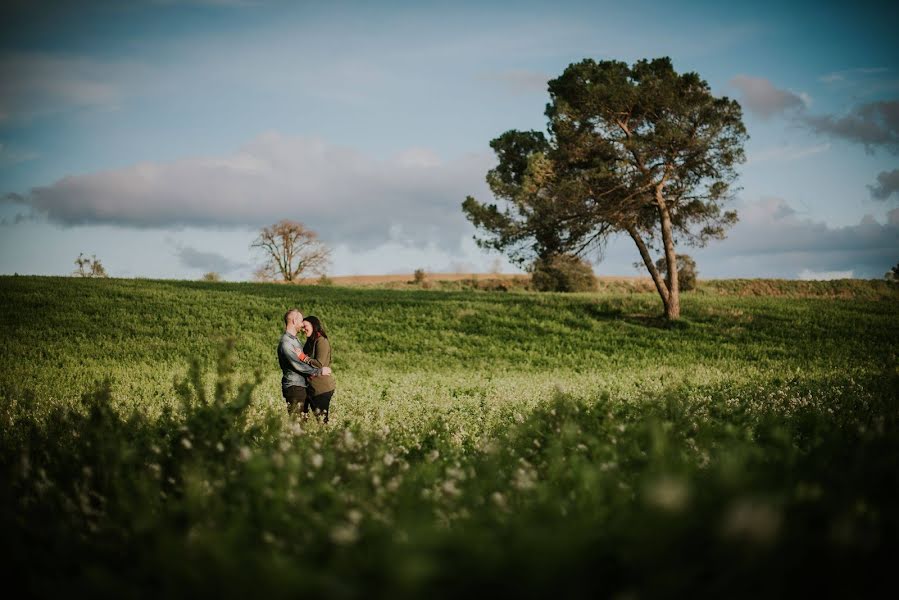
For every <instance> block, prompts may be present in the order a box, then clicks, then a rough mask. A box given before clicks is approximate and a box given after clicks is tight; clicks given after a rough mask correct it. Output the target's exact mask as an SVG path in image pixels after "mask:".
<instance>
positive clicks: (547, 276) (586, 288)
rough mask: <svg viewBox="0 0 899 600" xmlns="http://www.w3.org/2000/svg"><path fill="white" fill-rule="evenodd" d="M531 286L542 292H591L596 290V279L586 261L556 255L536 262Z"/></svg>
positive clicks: (532, 267)
mask: <svg viewBox="0 0 899 600" xmlns="http://www.w3.org/2000/svg"><path fill="white" fill-rule="evenodd" d="M531 284H532V285H533V286H534V289H536V290H538V291H541V292H590V291H593V290H595V289H596V277H595V276H594V275H593V267H591V266H590V263H588V262H587V261H585V260H584V259H582V258H578V257H577V256H571V255H569V254H555V255H552V256H549V257H546V258H538V259H537V260H535V261H534V264H533V265H532V266H531Z"/></svg>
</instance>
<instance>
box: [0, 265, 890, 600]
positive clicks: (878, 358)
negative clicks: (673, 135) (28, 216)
mask: <svg viewBox="0 0 899 600" xmlns="http://www.w3.org/2000/svg"><path fill="white" fill-rule="evenodd" d="M745 285H758V283H750V284H743V283H741V282H734V283H728V284H725V283H721V284H719V285H718V287H717V288H716V291H715V293H711V292H710V291H709V290H708V289H706V290H700V291H699V292H696V293H691V294H687V295H685V296H684V301H683V315H684V317H683V320H682V322H680V323H678V324H676V325H673V326H672V325H669V324H667V323H665V322H664V321H663V320H662V319H661V318H660V312H661V310H660V304H659V302H658V299H657V298H656V297H655V295H654V294H653V293H610V292H600V293H595V294H573V295H562V294H535V293H525V292H518V293H500V292H473V291H471V290H460V291H441V290H436V289H433V288H432V289H430V290H421V289H414V288H409V289H404V290H395V289H383V288H378V287H374V288H370V287H343V286H284V285H267V284H246V283H243V284H231V283H200V282H187V281H181V282H177V281H146V280H79V279H72V278H43V277H3V278H0V330H2V332H3V334H2V338H0V359H2V362H0V471H2V472H3V474H4V476H3V478H2V481H3V483H2V485H0V526H2V527H3V530H4V532H5V535H4V541H3V546H2V551H3V553H4V555H6V556H8V557H9V558H8V559H7V563H6V564H7V567H8V569H9V571H10V572H11V573H14V574H15V577H14V579H15V578H19V579H21V580H22V583H23V584H24V585H26V588H27V589H31V590H43V591H44V593H48V592H50V591H53V592H58V591H63V590H65V591H66V592H67V593H74V594H76V595H78V594H85V595H92V596H96V595H104V594H105V593H112V592H111V590H129V591H130V593H131V595H139V596H142V595H146V596H159V595H166V596H171V595H174V596H186V595H196V594H208V593H216V594H218V595H224V596H232V595H244V594H248V593H254V594H257V595H264V596H267V597H268V596H276V597H277V596H284V597H287V596H295V595H298V594H301V595H302V594H304V595H311V596H323V595H324V596H334V595H340V596H343V597H361V596H370V595H372V594H374V595H376V596H380V595H391V596H393V597H396V596H400V597H418V596H420V595H423V594H428V595H432V596H436V597H456V596H458V594H460V593H462V594H464V593H474V592H475V591H477V590H484V589H489V588H491V586H494V585H496V584H497V582H502V583H503V584H504V586H505V587H506V588H511V589H513V590H514V591H517V593H519V594H521V595H539V596H542V595H546V594H549V593H554V594H557V593H562V594H564V595H585V594H588V593H593V592H595V590H596V589H597V588H596V586H597V581H601V582H602V589H603V590H605V591H607V592H608V593H609V594H616V593H625V592H627V593H631V594H638V595H639V596H658V595H665V596H667V595H675V596H676V595H680V594H682V593H685V592H686V590H691V591H695V590H701V591H705V592H706V593H708V594H713V593H715V590H718V589H720V587H719V586H721V585H725V584H726V585H727V586H729V588H730V589H747V590H749V589H751V590H753V593H752V595H763V596H767V595H778V594H785V593H796V594H800V593H802V594H816V593H817V594H825V595H826V594H837V595H841V594H843V593H845V594H852V593H861V594H864V592H865V591H866V590H868V591H870V590H873V589H875V587H876V585H877V583H878V582H877V579H876V578H871V577H870V576H869V573H868V569H869V565H871V564H876V563H877V562H878V561H881V560H884V559H885V557H887V556H891V555H893V554H894V553H895V551H896V547H895V539H896V538H895V537H891V536H893V534H894V533H895V532H897V531H899V515H897V511H896V509H895V507H896V505H897V502H899V482H897V480H896V478H895V473H896V472H897V468H899V465H897V458H896V457H897V456H899V435H897V431H899V426H897V425H899V423H897V415H899V410H897V405H896V402H897V398H896V394H895V391H896V389H897V385H899V379H897V377H899V373H897V369H896V365H897V355H899V303H897V302H896V301H895V300H896V296H895V291H893V290H892V289H891V288H888V287H886V288H885V287H883V286H882V285H880V283H878V282H870V283H865V282H852V283H851V284H849V285H850V286H851V288H846V287H844V288H841V289H844V290H845V289H851V290H853V294H852V295H850V296H848V297H841V296H842V294H824V293H822V292H823V290H824V289H825V288H824V287H822V286H809V285H808V284H805V283H796V284H795V286H794V287H793V288H792V289H790V285H792V284H789V283H779V284H778V285H779V286H780V287H779V288H777V290H778V291H779V293H780V295H779V296H765V295H754V294H745V293H743V292H742V291H741V290H745V289H746V287H744V286H745ZM831 285H833V284H831ZM755 289H760V288H755ZM810 289H811V290H812V291H814V292H816V293H815V294H814V295H815V296H817V297H810V296H811V295H810V294H809V293H808V291H809V290H810ZM735 290H736V291H735ZM830 296H833V297H830ZM289 306H297V307H299V308H300V309H301V310H303V311H304V312H305V313H306V314H315V315H318V316H320V317H321V318H322V319H323V320H324V323H325V326H326V328H327V330H328V332H329V335H330V337H331V340H332V345H333V348H334V353H335V362H334V369H335V374H336V376H337V382H338V383H337V386H338V388H337V394H336V395H335V397H334V401H333V404H332V422H331V424H330V425H329V426H327V427H325V426H322V425H320V424H317V423H316V422H315V421H314V420H313V421H308V422H303V421H297V420H291V419H288V418H287V416H286V414H285V412H284V405H283V400H282V399H281V396H280V384H279V381H280V372H279V370H278V367H277V361H276V360H275V353H274V350H275V344H276V343H277V340H278V338H279V335H280V333H281V321H280V319H281V316H282V315H283V313H284V311H285V310H286V308H287V307H289ZM192 361H195V362H194V363H193V366H191V364H192ZM38 555H39V556H41V561H39V562H35V561H34V560H33V557H34V556H38ZM72 557H78V559H77V561H75V560H73V558H72ZM45 564H55V565H62V566H63V568H60V569H58V570H50V571H48V570H47V569H46V568H44V566H43V565H45ZM835 564H839V566H840V568H839V569H833V568H827V567H828V566H831V565H835ZM547 568H549V569H550V571H553V572H557V571H559V570H562V569H564V570H565V572H566V573H568V577H567V578H566V579H565V581H564V582H562V583H559V582H558V581H553V582H550V581H548V580H545V579H543V578H542V576H541V573H542V572H544V570H545V569H547ZM697 569H698V570H697ZM709 572H714V573H715V577H714V578H712V579H709V578H708V576H707V573H709ZM460 573H464V577H463V576H461V575H460ZM597 578H599V579H597ZM135 590H140V591H139V592H135ZM144 590H145V591H144Z"/></svg>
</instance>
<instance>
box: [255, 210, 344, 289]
mask: <svg viewBox="0 0 899 600" xmlns="http://www.w3.org/2000/svg"><path fill="white" fill-rule="evenodd" d="M250 247H251V248H259V249H260V250H261V251H262V254H263V264H262V266H260V267H259V269H257V270H256V278H257V279H260V280H263V281H274V280H278V281H285V282H290V283H295V282H297V281H300V280H301V279H302V278H303V275H304V274H306V273H316V274H319V275H321V274H324V273H325V270H326V269H327V267H328V264H329V263H330V257H331V251H330V249H328V247H327V246H325V245H324V244H323V243H321V242H320V241H319V239H318V235H317V234H316V233H315V232H314V231H312V230H311V229H309V228H307V227H306V226H305V225H303V224H302V223H300V222H299V221H290V220H287V219H284V220H282V221H278V222H277V223H275V224H274V225H272V226H270V227H263V228H262V230H261V231H260V232H259V237H257V238H256V240H255V241H254V242H253V244H252V245H251V246H250Z"/></svg>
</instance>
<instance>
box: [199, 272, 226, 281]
mask: <svg viewBox="0 0 899 600" xmlns="http://www.w3.org/2000/svg"><path fill="white" fill-rule="evenodd" d="M200 280H201V281H221V280H222V276H221V275H219V274H218V273H216V272H215V271H209V272H208V273H203V277H201V278H200Z"/></svg>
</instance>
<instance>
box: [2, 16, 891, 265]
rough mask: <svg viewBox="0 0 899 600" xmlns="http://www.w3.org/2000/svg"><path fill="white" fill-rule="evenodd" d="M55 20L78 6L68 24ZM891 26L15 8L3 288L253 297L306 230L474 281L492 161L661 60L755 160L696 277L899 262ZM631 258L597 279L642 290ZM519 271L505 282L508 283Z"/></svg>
mask: <svg viewBox="0 0 899 600" xmlns="http://www.w3.org/2000/svg"><path fill="white" fill-rule="evenodd" d="M60 4H62V6H59V5H60ZM897 17H899V10H897V8H895V7H890V6H888V4H887V3H857V4H854V5H852V6H848V5H845V6H841V7H827V8H826V10H825V9H824V8H822V7H821V5H820V3H811V2H809V3H796V2H793V3H784V2H780V3H775V2H770V3H768V2H751V3H750V2H746V3H717V2H679V3H675V2H655V3H653V2H638V3H629V4H628V5H627V6H624V5H623V3H599V2H584V3H579V2H553V3H537V2H518V3H502V2H476V3H465V2H456V3H439V4H438V3H433V4H429V3H427V2H378V3H362V2H359V3H352V2H336V3H310V4H303V3H295V2H265V1H262V0H260V1H258V2H254V1H251V0H247V1H245V2H239V1H232V2H228V1H213V0H207V1H194V2H183V1H182V2H179V1H176V0H171V1H166V0H157V1H152V0H146V1H142V2H141V1H136V2H114V1H106V2H73V3H57V2H46V3H45V2H41V1H37V2H33V1H32V2H15V1H14V2H12V3H9V2H7V3H5V4H4V7H3V8H0V23H2V25H0V33H2V35H0V197H2V198H3V200H2V201H0V219H2V220H0V240H2V241H0V273H13V272H19V273H35V274H66V273H69V272H71V270H72V269H73V268H74V265H73V260H74V258H75V257H76V256H77V255H78V253H79V252H85V253H86V254H89V255H90V254H96V255H97V256H98V257H99V258H101V260H102V261H103V263H104V264H105V265H106V267H107V270H108V271H109V272H110V274H111V275H113V276H122V277H134V276H146V277H174V278H196V277H199V276H200V275H201V274H202V273H203V272H205V271H209V270H215V271H219V272H220V273H222V274H223V275H224V277H225V278H227V279H234V280H240V279H247V278H249V277H250V276H251V273H252V271H253V267H254V265H256V264H258V259H259V257H258V256H256V255H254V254H253V253H252V252H251V250H250V248H249V245H250V242H251V241H252V240H253V238H254V237H255V233H256V231H258V228H259V227H260V226H261V225H265V224H270V223H272V222H274V221H276V220H278V219H280V218H294V219H298V220H301V221H303V222H305V223H307V225H309V226H310V227H312V228H313V229H315V230H317V231H318V232H319V233H320V234H321V236H322V238H323V239H324V240H325V241H326V242H327V243H328V244H329V245H330V246H331V247H332V248H333V251H334V253H333V263H332V267H331V273H332V274H334V275H340V274H356V273H390V272H411V271H412V270H413V269H415V268H418V267H423V268H426V269H428V270H432V271H453V270H466V271H467V270H478V271H486V270H488V269H491V268H494V267H495V260H496V258H497V256H496V255H491V254H486V253H483V252H481V251H480V250H478V249H477V248H476V247H475V245H474V244H473V242H472V241H471V237H472V235H473V234H474V233H475V232H474V230H473V228H472V227H471V226H470V224H468V223H467V222H466V221H465V219H464V218H463V216H462V213H461V210H460V203H461V201H462V200H463V199H464V197H465V195H467V194H473V195H475V196H477V197H479V198H481V199H487V198H489V192H488V190H487V188H486V185H485V184H484V175H485V173H486V171H487V169H489V168H490V167H491V166H492V165H493V156H492V155H491V152H490V149H489V146H488V143H489V141H490V139H492V138H493V137H496V136H497V135H498V134H500V133H502V132H503V131H505V130H507V129H512V128H515V129H543V128H544V127H545V118H544V116H543V109H544V106H545V104H546V101H547V94H546V88H545V82H546V80H547V79H549V78H552V77H555V76H557V75H558V74H560V73H561V72H562V71H563V70H564V68H565V67H566V66H567V65H568V64H569V63H571V62H575V61H579V60H581V59H582V58H585V57H591V58H595V59H609V58H614V59H619V60H626V61H628V62H632V61H634V60H637V59H639V58H644V57H646V58H652V57H656V56H670V57H671V58H672V60H673V62H674V65H675V68H676V69H678V70H679V71H696V72H698V73H699V74H700V75H701V76H702V77H703V78H704V79H706V80H707V81H708V82H709V84H710V85H711V86H712V89H713V91H714V92H715V93H716V94H718V95H728V96H731V97H735V98H737V99H738V100H740V101H741V104H743V107H744V113H745V122H746V125H747V128H748V130H749V134H750V140H749V142H748V144H747V148H746V149H747V156H748V159H749V160H748V162H747V164H745V165H743V166H742V167H741V169H740V173H741V177H740V180H739V184H740V186H741V188H742V189H741V191H740V192H739V194H738V195H737V197H736V199H735V200H734V204H733V206H734V207H735V208H736V209H737V210H738V212H739V213H740V216H741V220H740V223H738V224H737V225H736V226H735V227H734V229H733V230H732V231H731V234H730V235H729V237H728V239H726V240H724V241H720V242H713V243H712V244H710V245H709V246H708V247H706V248H702V249H688V248H682V249H681V250H682V251H685V252H688V253H690V254H692V255H693V256H694V257H695V258H696V259H697V262H698V265H699V270H700V276H704V277H730V276H740V277H785V278H799V277H818V278H827V277H835V276H853V277H879V276H881V275H882V274H883V272H884V271H886V270H887V268H888V267H890V266H891V265H893V264H895V263H896V261H897V260H899V210H897V205H899V203H897V199H899V100H897V99H899V61H897V56H899V52H897V50H899V48H897V42H896V35H895V27H896V26H895V24H896V23H897V22H899V18H897ZM638 259H639V257H638V255H637V252H636V250H635V248H633V244H632V242H630V240H628V239H618V240H613V241H612V242H611V243H610V244H609V246H608V247H607V248H606V251H605V253H604V256H603V257H602V260H601V261H600V260H598V261H597V262H596V266H595V270H596V272H597V273H599V274H620V275H630V274H639V273H640V271H639V270H637V269H636V268H635V267H634V266H633V263H634V262H635V261H636V260H638ZM501 264H502V265H503V268H504V269H505V270H508V269H509V267H508V265H506V264H505V263H501Z"/></svg>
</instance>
